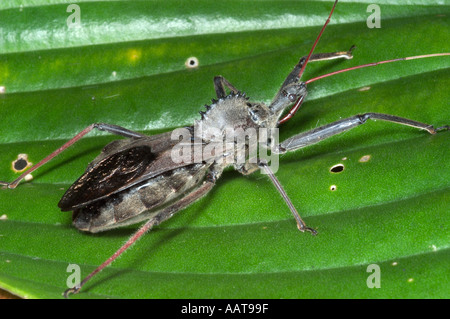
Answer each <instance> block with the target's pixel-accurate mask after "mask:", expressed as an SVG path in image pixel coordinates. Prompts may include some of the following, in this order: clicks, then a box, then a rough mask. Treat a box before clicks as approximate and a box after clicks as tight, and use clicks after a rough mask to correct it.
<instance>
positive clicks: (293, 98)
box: [288, 94, 297, 102]
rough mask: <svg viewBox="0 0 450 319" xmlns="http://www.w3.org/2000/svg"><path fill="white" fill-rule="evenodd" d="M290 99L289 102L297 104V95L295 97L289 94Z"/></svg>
mask: <svg viewBox="0 0 450 319" xmlns="http://www.w3.org/2000/svg"><path fill="white" fill-rule="evenodd" d="M288 99H289V101H291V102H295V100H297V95H295V94H289V95H288Z"/></svg>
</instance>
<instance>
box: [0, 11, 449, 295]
mask: <svg viewBox="0 0 450 319" xmlns="http://www.w3.org/2000/svg"><path fill="white" fill-rule="evenodd" d="M333 9H334V7H333ZM332 12H333V10H332V11H331V13H332ZM330 16H331V14H330ZM324 28H325V26H324ZM322 31H323V29H322ZM320 34H322V32H321V33H320ZM319 37H320V35H319ZM315 44H317V41H316V43H315ZM314 47H315V45H314V46H313V48H312V50H311V51H310V54H309V55H308V56H307V57H305V58H304V60H303V62H302V63H299V64H298V65H297V66H296V68H294V70H293V71H292V72H291V74H290V75H289V76H288V78H287V79H286V81H285V82H284V83H283V85H282V88H281V89H280V91H279V92H278V94H277V96H276V98H275V99H274V101H273V102H272V104H271V105H270V107H271V109H272V110H274V113H276V116H274V118H276V119H277V121H278V123H275V124H282V123H284V122H286V121H288V120H289V119H290V118H292V116H293V115H294V114H295V112H296V111H297V110H298V108H299V107H300V105H301V103H302V102H303V101H304V97H305V96H306V86H305V85H302V84H301V83H300V82H299V81H298V79H297V77H299V75H301V74H302V73H303V71H304V68H305V66H306V65H307V62H308V61H314V60H315V61H318V60H321V59H325V60H326V59H329V58H336V57H338V58H350V57H351V50H350V51H347V52H335V53H330V54H314V55H312V52H313V50H314ZM438 55H448V54H438ZM438 55H427V56H418V57H410V58H404V59H395V60H390V61H382V62H378V63H377V64H382V63H387V62H393V61H397V60H408V59H413V58H424V57H431V56H438ZM373 65H375V64H373ZM367 66H372V64H370V65H363V66H360V67H367ZM356 68H359V67H354V68H350V69H356ZM350 69H347V70H343V71H340V72H344V71H348V70H350ZM335 73H337V72H335ZM335 73H331V74H329V75H333V74H335ZM327 76H328V75H327ZM322 77H324V76H322ZM322 77H317V78H314V79H310V80H308V81H306V82H304V83H306V84H309V83H311V82H313V81H315V80H318V79H319V78H322ZM215 89H216V93H217V97H218V98H219V101H218V102H215V104H214V106H210V108H211V110H209V111H208V112H209V113H208V112H207V113H204V114H202V117H207V116H210V117H211V116H212V115H213V113H212V112H214V109H216V108H217V110H218V108H219V107H218V106H219V103H220V99H227V98H228V99H233V98H234V99H236V100H239V99H241V98H243V96H241V95H240V93H239V92H238V91H237V89H236V88H235V87H234V86H233V85H232V84H231V83H229V82H228V81H227V80H225V79H224V78H222V77H216V78H215ZM226 90H231V92H232V94H230V95H227V93H226ZM297 98H298V100H297ZM295 100H297V102H296V103H295V104H294V107H292V108H291V109H290V111H289V112H288V113H287V115H285V116H281V112H282V111H283V110H285V109H288V106H290V105H291V104H292V103H294V102H295ZM239 101H241V100H239ZM242 102H244V100H243V99H242ZM236 103H238V102H236ZM245 103H247V102H245ZM247 106H248V105H247ZM259 106H260V105H252V106H248V107H255V108H257V109H258V107H259ZM259 112H261V110H259ZM370 118H372V119H380V120H387V121H392V122H397V123H400V124H405V125H410V126H414V127H417V128H421V129H425V130H428V131H429V132H430V133H435V130H434V128H433V127H431V126H430V125H427V124H423V123H419V122H415V121H411V120H406V119H402V118H399V117H395V116H390V115H382V114H377V113H367V114H365V115H364V116H355V117H354V118H350V119H345V120H342V121H339V122H336V123H334V124H333V125H330V126H325V127H319V128H318V129H317V130H315V131H314V132H307V134H299V135H296V136H295V137H293V138H290V139H288V140H286V141H284V142H282V143H281V144H280V145H278V147H276V148H274V151H275V152H277V153H284V152H287V151H290V150H295V149H298V148H301V147H304V146H307V145H310V144H313V142H310V141H307V140H308V139H310V138H314V137H317V138H318V139H323V138H326V137H328V136H329V135H334V134H337V133H340V132H343V131H345V130H346V129H350V128H351V127H353V126H356V125H359V124H363V122H365V121H366V120H367V119H370ZM203 119H204V120H206V119H205V118H203ZM262 119H263V118H262V117H260V118H257V120H256V121H255V122H259V125H260V124H261V122H262ZM275 122H276V121H275ZM344 125H348V126H346V127H345V128H344ZM94 128H96V129H100V130H106V131H109V132H111V133H115V134H118V135H123V136H125V137H127V138H131V139H135V140H141V139H147V137H146V136H144V135H142V134H140V133H136V132H132V131H129V130H126V129H123V128H120V127H117V126H114V125H107V124H94V125H92V126H89V127H87V128H86V129H85V130H83V131H82V132H80V134H78V135H77V136H76V137H75V138H73V139H72V140H71V141H70V142H68V143H67V144H65V145H64V146H63V147H62V148H61V149H59V150H57V151H56V152H55V153H52V154H51V155H50V156H49V157H47V158H46V159H44V160H43V161H42V162H40V163H38V164H37V165H36V166H34V167H33V168H32V169H31V170H30V171H32V170H35V169H37V168H38V167H40V166H41V165H42V164H44V163H46V162H47V161H48V160H50V159H51V158H53V157H54V156H56V155H57V154H59V153H60V152H61V151H62V150H64V149H66V148H68V147H69V146H70V145H72V144H73V143H75V142H76V141H78V140H79V139H80V138H81V137H82V136H84V135H85V134H87V133H88V132H90V131H91V130H92V129H94ZM313 133H314V134H313ZM167 137H168V136H167V135H161V136H157V137H155V139H153V138H152V139H148V140H146V142H148V144H150V145H151V147H150V149H152V148H155V147H156V146H155V145H156V144H159V143H160V142H163V141H166V140H167ZM124 146H126V145H125V144H123V143H116V144H114V145H112V144H111V145H110V146H109V147H108V149H106V148H105V150H104V152H103V154H102V155H101V156H100V158H98V159H97V160H95V161H94V162H93V164H92V165H91V166H90V167H89V168H88V172H90V169H94V170H93V171H92V172H93V173H90V174H91V176H89V175H85V176H87V179H88V180H89V178H92V181H95V182H97V181H98V180H96V179H95V178H94V177H95V175H94V174H96V173H95V168H99V166H98V165H101V166H104V167H106V166H108V167H109V166H110V165H113V164H114V163H116V164H117V165H120V159H122V157H123V156H125V157H127V156H136V157H137V158H139V159H143V158H145V159H148V160H153V159H154V158H153V157H152V156H153V155H152V154H151V153H154V152H151V153H148V152H147V153H146V150H145V149H144V148H143V149H140V148H138V147H141V146H143V145H142V144H140V143H135V144H133V147H134V148H133V150H136V151H139V152H136V153H133V154H131V153H129V154H128V155H125V154H124V153H122V151H125V150H128V149H131V148H124ZM129 146H130V144H128V145H127V147H129ZM166 148H167V147H166ZM141 151H142V152H141ZM153 151H154V150H153ZM119 155H120V156H119ZM165 159H167V158H165ZM106 160H107V161H108V162H107V164H106V162H103V161H106ZM134 163H135V162H134ZM169 166H170V168H171V169H173V168H174V167H173V166H172V164H170V165H169ZM256 166H258V168H259V167H260V168H262V169H264V170H265V171H266V172H267V173H268V176H269V177H270V178H271V180H272V181H273V183H274V185H275V186H276V187H277V189H278V190H279V191H280V193H281V194H282V196H283V198H284V199H285V201H286V202H287V204H288V206H289V208H290V209H291V211H292V213H293V214H294V216H295V217H296V219H297V225H298V228H299V229H300V230H302V231H305V230H306V231H309V232H311V233H313V234H315V230H313V229H311V228H309V227H307V226H306V225H305V223H304V222H303V221H302V220H301V218H300V216H299V215H298V213H297V212H296V210H295V208H294V206H293V205H292V203H291V202H290V200H289V198H288V197H287V195H286V194H285V192H284V191H283V189H282V187H281V184H280V183H279V182H278V181H277V180H276V178H275V176H274V174H272V173H271V172H270V170H269V168H268V167H267V165H266V164H265V163H263V162H259V163H258V165H256ZM256 166H253V167H250V168H246V167H241V168H239V169H238V170H240V172H241V173H244V174H247V173H250V172H251V171H252V170H254V169H256V168H257V167H256ZM132 168H133V169H134V168H135V167H134V166H132ZM129 169H130V170H131V168H129ZM30 171H27V172H26V173H27V174H28V173H30ZM210 173H211V174H209V175H208V174H206V175H205V176H204V178H205V179H206V182H205V184H203V185H202V186H200V188H199V189H197V190H194V191H193V192H191V193H189V194H187V196H185V197H183V198H182V199H180V200H179V202H178V205H177V206H173V207H172V206H170V207H171V209H172V211H168V212H166V213H165V214H162V215H160V219H155V220H152V219H151V220H150V221H149V222H148V223H147V224H146V225H144V226H143V228H141V230H140V231H138V233H136V234H135V235H134V236H133V237H132V238H131V239H130V241H129V242H128V243H130V244H131V243H132V242H134V241H135V240H136V239H137V238H139V237H140V236H141V235H142V234H144V233H145V232H146V231H147V230H148V229H150V228H152V227H153V226H154V225H155V224H158V223H160V222H162V221H163V220H165V219H166V218H168V217H170V216H169V215H170V214H171V213H172V212H175V211H178V210H180V209H181V208H183V207H184V206H185V205H188V204H189V203H190V202H192V201H194V200H196V199H197V198H199V197H200V196H201V195H203V194H205V193H206V192H207V191H208V190H209V189H210V188H211V187H212V186H213V184H214V182H215V180H216V179H217V178H218V176H219V175H220V170H219V169H218V168H216V170H215V171H212V172H210ZM24 174H25V173H24ZM139 174H142V172H141V173H139ZM139 174H138V176H139ZM155 176H156V175H155ZM146 177H147V178H151V176H149V175H147V176H146ZM22 178H23V177H22V176H21V177H19V178H18V179H17V180H16V181H14V182H13V183H4V184H5V185H8V187H9V188H14V187H16V186H17V184H18V183H19V182H20V180H21V179H22ZM133 178H136V177H133ZM127 181H128V180H127ZM88 183H89V181H86V179H85V180H79V183H78V184H74V186H73V188H71V190H70V191H69V192H68V194H71V195H73V194H75V190H76V189H77V188H78V186H80V187H81V189H82V187H83V186H86V185H88V187H87V189H86V190H87V192H86V194H87V195H89V192H91V193H92V192H94V189H93V188H92V187H93V184H94V183H91V184H88ZM117 186H120V185H117ZM128 186H130V188H131V187H132V186H134V185H128ZM102 190H104V189H102ZM102 190H100V192H101V191H102ZM96 191H98V190H97V189H96ZM115 191H116V190H114V191H111V190H110V189H108V192H115ZM118 191H119V190H117V192H118ZM120 191H122V188H121V190H120ZM81 195H83V193H82V194H77V196H81ZM108 195H109V193H104V196H108ZM185 195H186V194H185ZM102 196H103V195H102ZM68 197H70V196H68ZM104 198H105V199H106V197H104ZM94 199H95V200H100V198H89V197H88V198H87V199H86V198H84V199H83V198H81V199H80V197H78V198H76V199H75V202H77V201H78V204H80V205H78V204H76V205H74V204H68V203H67V201H68V202H70V200H67V198H66V201H65V200H62V203H61V205H60V206H61V207H62V208H64V209H68V208H75V209H76V210H78V209H79V208H80V207H81V208H87V207H88V206H89V207H93V206H91V200H94ZM77 205H78V206H77ZM78 212H79V213H81V212H82V211H80V210H78ZM79 216H80V215H77V217H78V221H79V224H78V225H79V227H78V228H83V227H82V226H81V223H82V222H86V221H89V220H88V219H89V218H90V217H88V219H82V218H80V217H79ZM141 217H144V216H141ZM116 226H119V225H116ZM116 226H114V227H116ZM104 229H106V228H104ZM104 229H99V230H104ZM92 231H95V230H94V229H92ZM128 243H127V244H128ZM127 244H126V245H125V246H124V247H122V248H121V249H120V250H119V251H118V252H116V254H114V255H113V256H112V257H111V258H110V259H108V260H107V261H106V262H105V264H104V265H102V266H103V267H102V266H101V267H102V268H104V266H106V265H107V264H109V263H110V262H112V261H113V260H114V259H115V258H116V257H117V256H118V255H120V254H121V253H122V252H123V251H124V250H125V249H126V248H127V247H128V246H129V245H127ZM102 268H99V270H101V269H102ZM90 277H91V276H90ZM90 277H88V278H90ZM88 278H87V279H88ZM85 282H86V281H84V282H83V284H84V283H85ZM80 288H81V287H80Z"/></svg>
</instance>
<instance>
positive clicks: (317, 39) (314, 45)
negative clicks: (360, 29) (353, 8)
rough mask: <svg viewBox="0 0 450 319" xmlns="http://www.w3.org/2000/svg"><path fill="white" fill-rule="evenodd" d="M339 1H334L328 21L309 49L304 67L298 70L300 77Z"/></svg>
mask: <svg viewBox="0 0 450 319" xmlns="http://www.w3.org/2000/svg"><path fill="white" fill-rule="evenodd" d="M337 3H338V0H336V1H335V2H334V5H333V8H332V9H331V11H330V14H329V15H328V19H327V21H325V24H324V25H323V27H322V29H321V30H320V32H319V35H318V36H317V38H316V41H314V44H313V46H312V48H311V50H309V53H308V56H307V57H306V60H305V62H303V65H302V68H301V69H300V72H298V77H299V78H301V77H302V75H303V72H305V68H306V65H307V64H308V62H309V59H310V58H311V55H312V54H313V52H314V49H315V48H316V46H317V43H318V42H319V40H320V38H321V37H322V34H323V31H325V28H326V27H327V25H328V23H330V19H331V16H332V15H333V12H334V8H336V5H337Z"/></svg>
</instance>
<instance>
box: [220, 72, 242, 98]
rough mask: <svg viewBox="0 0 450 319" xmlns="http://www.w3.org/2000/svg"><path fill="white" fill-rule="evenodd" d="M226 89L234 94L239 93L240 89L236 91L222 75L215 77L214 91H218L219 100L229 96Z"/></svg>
mask: <svg viewBox="0 0 450 319" xmlns="http://www.w3.org/2000/svg"><path fill="white" fill-rule="evenodd" d="M225 87H227V88H229V89H230V90H231V92H233V93H234V94H237V93H238V89H236V88H235V87H234V86H233V85H232V84H231V83H230V82H228V80H227V79H225V78H224V77H223V76H221V75H218V76H215V77H214V89H215V90H216V95H217V98H219V99H220V98H224V97H225V96H227V92H226V90H225Z"/></svg>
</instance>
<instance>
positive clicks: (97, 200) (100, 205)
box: [2, 1, 449, 295]
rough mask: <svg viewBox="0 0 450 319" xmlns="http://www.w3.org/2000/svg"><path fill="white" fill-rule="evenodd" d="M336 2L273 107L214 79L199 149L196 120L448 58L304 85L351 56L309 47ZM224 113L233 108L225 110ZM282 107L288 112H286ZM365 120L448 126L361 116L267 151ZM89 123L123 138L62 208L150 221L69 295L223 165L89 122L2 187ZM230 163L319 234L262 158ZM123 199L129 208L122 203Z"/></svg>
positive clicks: (94, 223) (251, 112)
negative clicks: (315, 67)
mask: <svg viewBox="0 0 450 319" xmlns="http://www.w3.org/2000/svg"><path fill="white" fill-rule="evenodd" d="M336 3H337V1H336V2H335V4H334V6H333V9H332V10H331V12H330V15H329V18H328V20H327V22H326V23H325V25H324V27H323V28H322V30H321V32H320V34H319V36H318V38H317V40H316V42H315V43H314V45H313V47H312V49H311V51H310V52H309V54H308V56H306V57H303V58H302V59H301V60H300V62H299V63H298V64H297V65H296V66H295V67H294V69H293V70H292V72H291V73H290V74H289V75H288V77H287V78H286V80H285V81H284V83H283V84H282V86H281V89H280V90H279V91H278V93H277V95H276V96H275V98H274V100H273V101H272V103H271V104H270V105H268V106H266V105H264V104H262V103H254V102H251V101H249V100H247V98H246V97H245V96H244V95H243V94H242V93H241V92H239V91H238V90H237V89H236V88H235V87H234V86H233V85H232V84H231V83H230V82H228V81H227V80H226V79H225V78H223V77H216V78H215V79H214V87H215V90H216V94H217V98H218V100H217V101H214V102H213V104H212V105H209V106H208V107H207V110H206V112H203V113H202V119H201V120H200V121H198V122H196V123H195V124H194V126H192V127H191V128H190V130H191V131H192V132H193V135H192V138H193V140H197V141H200V144H202V147H204V146H205V145H207V144H208V143H210V142H212V141H211V140H207V139H206V138H204V136H196V135H195V131H196V130H195V129H196V128H197V127H198V126H200V124H203V125H204V127H203V129H206V130H207V129H208V127H214V128H219V129H222V130H223V129H224V127H220V126H219V127H218V126H217V125H218V124H217V123H225V124H228V125H234V126H239V127H253V128H261V127H268V128H274V127H276V126H277V125H279V124H282V123H284V122H286V121H288V120H289V119H290V118H292V116H293V115H294V114H295V113H296V111H297V110H298V109H299V107H300V105H301V104H302V103H303V101H304V99H305V96H306V93H307V91H306V85H307V84H309V83H311V82H314V81H316V80H318V79H320V78H323V77H325V76H330V75H333V74H336V73H338V72H345V71H349V70H353V69H356V68H361V67H368V66H374V65H378V64H383V63H388V62H394V61H399V60H409V59H416V58H425V57H432V56H442V55H449V54H447V53H445V54H434V55H426V56H416V57H408V58H403V59H395V60H389V61H382V62H377V63H374V64H369V65H362V66H358V67H353V68H349V69H345V70H342V71H338V72H334V73H330V74H328V75H324V76H320V77H317V78H313V79H310V80H308V81H306V82H301V81H300V77H301V75H302V74H303V72H304V70H305V67H306V65H307V63H308V62H310V61H319V60H327V59H332V58H346V59H349V58H351V57H352V50H351V49H350V50H349V51H345V52H334V53H325V54H313V50H314V48H315V46H316V44H317V42H318V39H319V38H320V36H321V34H322V32H323V30H324V29H325V27H326V25H327V24H328V22H329V19H330V17H331V15H332V13H333V11H334V7H335V6H336ZM227 91H231V93H230V94H228V93H227ZM292 105H293V106H292ZM228 110H232V111H233V112H227V111H228ZM286 110H289V111H288V112H287V114H285V115H283V114H284V111H286ZM368 119H378V120H385V121H391V122H395V123H398V124H402V125H409V126H413V127H416V128H419V129H424V130H427V131H428V132H429V133H432V134H434V133H435V132H436V131H437V130H439V129H444V128H446V127H442V128H438V129H435V128H434V127H433V126H431V125H428V124H424V123H420V122H416V121H412V120H409V119H404V118H400V117H397V116H392V115H387V114H379V113H366V114H363V115H357V116H354V117H351V118H347V119H343V120H340V121H337V122H335V123H332V124H330V125H326V126H322V127H318V128H316V129H314V130H312V131H308V132H306V133H302V134H298V135H295V136H293V137H291V138H289V139H287V140H285V141H283V142H282V143H281V144H278V145H272V146H271V147H272V151H273V152H274V153H285V152H288V151H294V150H296V149H299V148H302V147H305V146H308V145H311V144H314V143H316V142H318V141H319V140H322V139H325V138H327V137H329V136H332V135H336V134H338V133H341V132H344V131H347V130H349V129H351V128H353V127H356V126H358V125H361V124H363V123H365V122H366V121H367V120H368ZM94 128H95V129H99V130H104V131H108V132H110V133H114V134H118V135H121V136H124V137H126V138H128V139H126V140H120V141H116V142H113V143H111V144H109V145H107V146H106V147H105V148H104V150H103V151H102V153H101V154H100V155H99V157H97V158H96V159H95V160H94V161H93V162H92V163H91V164H90V165H89V166H88V168H87V170H86V172H85V174H84V175H83V176H82V177H80V179H78V181H76V182H75V183H74V184H73V185H72V186H71V187H70V188H69V190H68V191H67V192H66V194H65V195H64V197H63V198H62V199H61V201H60V203H59V207H60V208H61V209H62V210H69V211H70V210H73V211H74V215H73V216H74V225H75V227H77V228H78V229H81V230H85V231H90V232H97V231H103V230H107V229H111V228H116V227H120V226H123V225H128V224H132V223H137V222H140V221H143V220H148V221H147V222H146V223H145V224H144V225H143V226H142V227H141V228H140V229H139V230H138V231H137V232H136V233H135V234H134V235H133V236H132V237H131V238H130V239H129V240H128V241H127V243H126V244H125V245H124V246H123V247H121V248H120V249H119V250H118V251H117V252H116V253H115V254H114V255H112V256H111V257H110V258H109V259H108V260H107V261H105V263H103V264H102V265H101V266H99V268H97V269H96V270H95V271H94V272H93V273H91V274H90V275H89V276H88V277H87V278H86V279H85V280H83V282H82V283H81V285H80V286H79V287H76V288H74V289H71V290H69V291H67V292H66V295H67V293H70V292H78V291H79V290H80V289H81V286H83V285H84V284H85V283H86V282H87V280H89V279H90V278H91V277H92V276H93V275H95V274H96V273H98V272H99V271H101V270H102V269H103V268H104V267H106V266H107V265H108V264H110V263H111V262H112V261H113V260H114V259H116V258H117V257H118V256H119V255H120V254H121V253H122V252H123V251H125V250H126V249H127V248H128V247H129V246H130V245H131V244H132V243H134V242H135V241H136V240H137V239H138V238H139V237H140V236H142V235H143V234H144V233H146V232H147V231H148V230H150V229H151V228H152V227H153V226H155V225H157V224H159V223H161V222H162V221H164V220H166V219H168V218H170V217H171V216H172V215H173V214H174V213H176V212H177V211H179V210H181V209H183V208H184V207H186V206H187V205H189V204H190V203H192V202H194V201H195V200H197V199H198V198H200V197H202V196H203V195H205V194H206V193H207V192H208V191H209V190H210V189H211V188H212V187H213V186H214V183H215V181H216V180H217V178H219V176H220V175H221V173H222V171H223V169H224V165H223V164H216V162H215V161H214V160H213V161H212V162H208V163H203V162H202V163H196V164H192V163H190V164H189V165H186V164H184V165H180V164H175V163H174V162H173V161H172V158H171V156H170V154H171V153H170V150H171V149H172V148H173V147H174V146H175V144H176V141H173V140H171V139H170V133H164V134H161V135H156V136H152V137H149V136H146V135H143V134H141V133H137V132H132V131H130V130H127V129H124V128H122V127H118V126H115V125H110V124H93V125H90V126H88V127H87V128H86V129H84V130H83V131H81V132H80V133H79V134H77V135H76V136H75V137H74V138H73V139H71V140H70V141H69V142H67V143H66V144H64V145H63V146H62V147H61V148H60V149H58V150H57V151H55V152H54V153H52V154H50V155H49V156H48V157H46V158H45V159H44V160H42V161H41V162H39V163H38V164H36V165H35V166H34V167H32V168H30V169H29V170H28V171H27V172H25V173H24V174H23V175H21V176H20V177H19V178H18V179H16V180H15V181H14V182H12V183H4V182H3V183H2V184H3V185H6V186H8V187H9V188H15V187H16V186H17V185H18V183H19V182H20V181H21V180H22V179H23V178H24V176H25V175H26V174H29V173H30V172H32V171H34V170H35V169H37V168H39V167H40V166H42V165H43V164H45V163H46V162H48V161H49V160H51V159H52V158H53V157H55V156H56V155H58V154H59V153H60V152H62V151H63V150H65V149H67V148H68V147H69V146H71V145H72V144H74V143H75V142H76V141H78V140H79V139H80V138H82V137H83V136H84V135H86V134H87V133H89V132H90V131H91V130H93V129H94ZM210 159H211V158H210ZM235 168H236V169H237V170H238V171H239V172H241V173H243V174H250V173H252V172H254V171H255V170H257V169H260V168H261V169H263V170H264V171H265V172H266V173H267V175H268V176H269V178H270V179H271V181H272V182H273V183H274V185H275V187H276V188H277V189H278V191H279V192H280V194H281V195H282V197H283V199H284V200H285V201H286V203H287V205H288V206H289V208H290V210H291V212H292V213H293V215H294V217H295V218H296V220H297V226H298V228H299V230H301V231H308V232H311V233H312V234H316V231H315V230H314V229H312V228H310V227H308V226H307V225H306V224H305V223H304V221H303V220H302V219H301V218H300V216H299V214H298V213H297V211H296V209H295V207H294V206H293V204H292V203H291V202H290V200H289V197H288V196H287V195H286V193H285V192H284V190H283V188H282V186H281V184H280V183H279V182H278V180H277V179H276V177H275V175H274V174H273V173H272V172H271V170H270V167H269V166H268V165H267V163H265V162H264V161H257V162H256V163H250V162H246V163H245V164H243V165H240V166H235ZM122 203H124V204H126V205H121V204H122Z"/></svg>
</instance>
